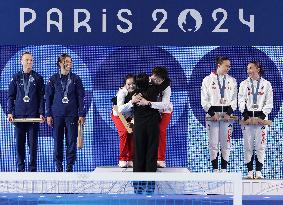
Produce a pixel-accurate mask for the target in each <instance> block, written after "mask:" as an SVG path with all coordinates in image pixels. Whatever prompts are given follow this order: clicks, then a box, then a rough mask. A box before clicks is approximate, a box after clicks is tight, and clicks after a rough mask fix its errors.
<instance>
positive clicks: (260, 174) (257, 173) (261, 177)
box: [255, 171, 264, 179]
mask: <svg viewBox="0 0 283 205" xmlns="http://www.w3.org/2000/svg"><path fill="white" fill-rule="evenodd" d="M255 179H264V176H262V173H261V171H256V172H255Z"/></svg>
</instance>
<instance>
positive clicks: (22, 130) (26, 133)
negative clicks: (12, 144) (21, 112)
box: [15, 122, 39, 172]
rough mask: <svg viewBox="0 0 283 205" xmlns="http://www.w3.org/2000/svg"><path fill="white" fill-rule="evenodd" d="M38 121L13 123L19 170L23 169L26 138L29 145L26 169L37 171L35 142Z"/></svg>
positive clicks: (36, 139)
mask: <svg viewBox="0 0 283 205" xmlns="http://www.w3.org/2000/svg"><path fill="white" fill-rule="evenodd" d="M38 129H39V124H38V123H29V122H27V123H25V122H19V123H15V136H16V149H17V167H18V171H19V172H23V171H25V157H26V150H25V145H26V139H27V143H28V147H29V154H30V163H29V168H28V171H30V172H36V171H37V163H36V161H37V144H38Z"/></svg>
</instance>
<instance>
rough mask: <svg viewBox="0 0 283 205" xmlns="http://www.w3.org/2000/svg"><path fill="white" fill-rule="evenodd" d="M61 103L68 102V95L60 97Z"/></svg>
mask: <svg viewBox="0 0 283 205" xmlns="http://www.w3.org/2000/svg"><path fill="white" fill-rule="evenodd" d="M62 103H64V104H67V103H69V99H68V97H67V96H65V97H63V99H62Z"/></svg>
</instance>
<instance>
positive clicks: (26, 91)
mask: <svg viewBox="0 0 283 205" xmlns="http://www.w3.org/2000/svg"><path fill="white" fill-rule="evenodd" d="M32 81H33V77H32V75H31V74H30V75H29V78H28V82H26V81H25V77H24V73H23V84H24V91H25V96H28V94H29V89H30V83H31V82H32Z"/></svg>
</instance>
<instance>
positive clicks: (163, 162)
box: [157, 161, 166, 168]
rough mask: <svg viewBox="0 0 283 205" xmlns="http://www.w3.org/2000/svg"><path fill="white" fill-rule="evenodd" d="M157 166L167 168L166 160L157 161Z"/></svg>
mask: <svg viewBox="0 0 283 205" xmlns="http://www.w3.org/2000/svg"><path fill="white" fill-rule="evenodd" d="M157 167H158V168H165V167H166V163H165V161H157Z"/></svg>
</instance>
